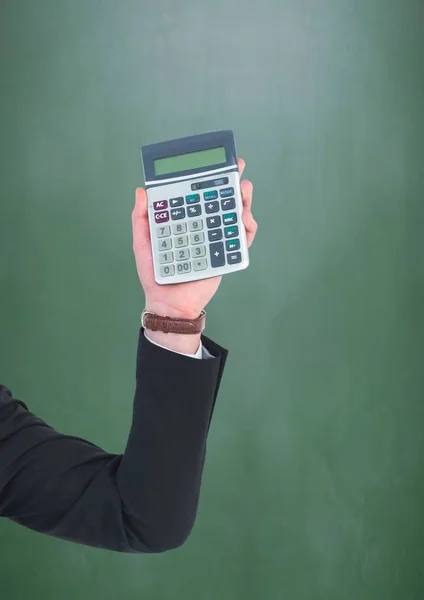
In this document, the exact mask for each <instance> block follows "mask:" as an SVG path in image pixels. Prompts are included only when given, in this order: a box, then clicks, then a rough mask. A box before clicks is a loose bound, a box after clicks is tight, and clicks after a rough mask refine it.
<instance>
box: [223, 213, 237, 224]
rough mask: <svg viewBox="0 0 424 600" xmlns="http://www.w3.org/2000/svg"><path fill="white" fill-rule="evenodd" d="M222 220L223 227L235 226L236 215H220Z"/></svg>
mask: <svg viewBox="0 0 424 600" xmlns="http://www.w3.org/2000/svg"><path fill="white" fill-rule="evenodd" d="M222 220H223V221H224V225H235V224H236V223H237V213H228V214H227V215H222Z"/></svg>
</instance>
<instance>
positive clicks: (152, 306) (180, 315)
mask: <svg viewBox="0 0 424 600" xmlns="http://www.w3.org/2000/svg"><path fill="white" fill-rule="evenodd" d="M146 311H148V312H152V313H155V314H156V315H159V316H160V317H171V319H197V317H198V316H199V315H200V313H201V312H202V309H196V308H190V307H188V306H185V307H184V306H173V305H172V304H167V303H165V302H152V301H149V300H148V299H146Z"/></svg>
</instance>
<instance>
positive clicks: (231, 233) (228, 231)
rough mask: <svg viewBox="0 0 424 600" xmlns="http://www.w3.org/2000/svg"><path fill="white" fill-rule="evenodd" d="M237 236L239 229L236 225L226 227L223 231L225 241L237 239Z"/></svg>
mask: <svg viewBox="0 0 424 600" xmlns="http://www.w3.org/2000/svg"><path fill="white" fill-rule="evenodd" d="M238 234H239V228H238V227H237V225H234V227H226V228H225V229H224V235H225V237H226V238H227V239H228V238H234V237H237V236H238Z"/></svg>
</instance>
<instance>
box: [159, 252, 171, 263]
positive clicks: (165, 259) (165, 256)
mask: <svg viewBox="0 0 424 600" xmlns="http://www.w3.org/2000/svg"><path fill="white" fill-rule="evenodd" d="M173 260H174V253H173V252H161V253H160V254H159V262H160V264H161V265H166V264H167V263H172V262H173Z"/></svg>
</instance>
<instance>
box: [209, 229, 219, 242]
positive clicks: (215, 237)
mask: <svg viewBox="0 0 424 600" xmlns="http://www.w3.org/2000/svg"><path fill="white" fill-rule="evenodd" d="M208 238H209V241H210V242H219V240H222V230H221V229H214V230H213V231H208Z"/></svg>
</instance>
